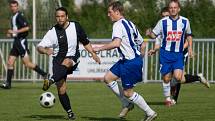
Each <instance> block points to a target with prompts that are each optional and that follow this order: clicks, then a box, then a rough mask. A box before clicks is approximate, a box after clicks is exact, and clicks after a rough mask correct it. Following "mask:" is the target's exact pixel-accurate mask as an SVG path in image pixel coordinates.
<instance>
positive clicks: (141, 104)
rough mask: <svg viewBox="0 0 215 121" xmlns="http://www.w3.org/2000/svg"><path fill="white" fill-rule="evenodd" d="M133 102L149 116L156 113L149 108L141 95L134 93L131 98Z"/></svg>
mask: <svg viewBox="0 0 215 121" xmlns="http://www.w3.org/2000/svg"><path fill="white" fill-rule="evenodd" d="M129 99H130V100H131V101H132V102H134V103H135V104H136V105H137V106H138V107H139V108H140V109H142V110H143V111H145V112H146V115H147V116H150V115H153V114H154V113H155V112H154V111H153V110H152V109H151V108H150V107H149V106H148V104H147V103H146V101H145V100H144V99H143V97H142V96H141V95H139V94H138V93H136V92H134V93H133V95H132V96H131V97H130V98H129Z"/></svg>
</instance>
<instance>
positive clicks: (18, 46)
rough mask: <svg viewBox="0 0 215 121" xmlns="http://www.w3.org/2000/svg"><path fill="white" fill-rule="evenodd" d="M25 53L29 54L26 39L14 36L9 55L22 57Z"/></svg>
mask: <svg viewBox="0 0 215 121" xmlns="http://www.w3.org/2000/svg"><path fill="white" fill-rule="evenodd" d="M26 54H30V51H29V49H28V41H27V39H26V38H24V39H23V38H14V42H13V47H12V49H11V51H10V55H12V56H16V57H18V56H21V57H22V58H23V57H24V56H25V55H26Z"/></svg>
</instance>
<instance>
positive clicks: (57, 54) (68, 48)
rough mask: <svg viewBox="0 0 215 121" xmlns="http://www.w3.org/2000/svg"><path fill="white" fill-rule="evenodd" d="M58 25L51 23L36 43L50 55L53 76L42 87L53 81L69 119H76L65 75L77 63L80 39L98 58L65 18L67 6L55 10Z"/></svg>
mask: <svg viewBox="0 0 215 121" xmlns="http://www.w3.org/2000/svg"><path fill="white" fill-rule="evenodd" d="M55 15H56V16H55V17H56V21H57V24H56V25H55V26H53V27H52V28H51V29H50V30H49V31H48V32H47V33H46V35H45V36H44V37H43V39H42V41H41V42H40V43H39V44H38V46H37V49H38V51H39V52H40V53H41V54H46V55H53V68H52V70H53V75H52V77H51V78H50V79H49V80H47V79H46V80H44V84H43V90H44V91H46V90H48V88H49V87H50V86H51V84H53V83H55V84H56V86H57V90H58V97H59V100H60V103H61V105H62V106H63V108H64V110H65V111H66V112H67V113H68V118H69V119H70V120H74V119H75V115H74V113H73V111H72V108H71V105H70V100H69V96H68V95H67V93H66V88H67V87H66V79H67V74H72V73H73V71H74V70H75V69H76V68H77V66H78V64H79V57H80V52H79V42H81V43H82V44H83V46H84V48H85V49H86V50H87V51H88V52H89V53H90V54H92V58H93V59H94V60H95V61H96V62H97V63H100V59H99V57H98V56H97V55H96V53H95V52H93V49H92V46H91V44H90V41H89V39H88V37H87V35H86V34H85V31H84V30H83V29H82V27H81V25H80V24H79V23H78V22H74V21H69V20H68V12H67V10H66V8H64V7H60V8H58V9H56V12H55Z"/></svg>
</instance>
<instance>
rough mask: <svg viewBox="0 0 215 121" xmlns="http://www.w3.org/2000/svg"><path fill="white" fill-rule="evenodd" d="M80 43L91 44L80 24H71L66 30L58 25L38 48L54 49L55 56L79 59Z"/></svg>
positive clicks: (47, 34)
mask: <svg viewBox="0 0 215 121" xmlns="http://www.w3.org/2000/svg"><path fill="white" fill-rule="evenodd" d="M79 42H81V43H82V44H83V45H84V46H85V45H87V44H88V43H89V40H88V38H87V35H86V34H85V32H84V30H83V29H82V27H81V26H80V24H79V23H78V22H69V25H68V27H67V28H65V29H62V28H61V27H59V26H57V25H55V26H54V27H52V29H51V30H49V31H48V32H47V33H46V35H45V36H44V37H43V39H42V41H41V42H40V43H39V44H38V45H37V46H41V47H48V48H53V50H54V54H53V56H61V57H66V56H77V57H79V56H80V54H79V46H78V45H79Z"/></svg>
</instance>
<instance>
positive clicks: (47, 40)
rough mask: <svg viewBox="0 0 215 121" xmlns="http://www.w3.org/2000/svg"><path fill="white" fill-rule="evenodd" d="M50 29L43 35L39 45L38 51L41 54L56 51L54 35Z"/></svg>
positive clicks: (49, 53)
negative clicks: (54, 49) (53, 44)
mask: <svg viewBox="0 0 215 121" xmlns="http://www.w3.org/2000/svg"><path fill="white" fill-rule="evenodd" d="M52 36H53V35H52V34H51V32H50V30H49V31H48V32H47V33H46V35H45V36H44V37H43V39H42V41H41V42H40V43H39V44H38V45H37V51H38V52H39V53H40V54H46V55H51V54H53V53H54V51H53V48H52V41H51V40H52V38H51V37H52Z"/></svg>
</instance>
